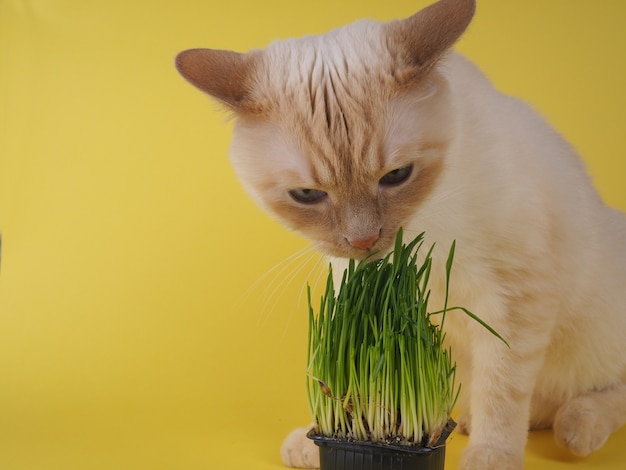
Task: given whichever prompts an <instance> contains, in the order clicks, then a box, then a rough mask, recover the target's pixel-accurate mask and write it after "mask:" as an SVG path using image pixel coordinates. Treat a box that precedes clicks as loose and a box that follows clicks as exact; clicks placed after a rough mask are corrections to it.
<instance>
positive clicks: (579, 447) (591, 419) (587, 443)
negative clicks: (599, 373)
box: [553, 397, 611, 457]
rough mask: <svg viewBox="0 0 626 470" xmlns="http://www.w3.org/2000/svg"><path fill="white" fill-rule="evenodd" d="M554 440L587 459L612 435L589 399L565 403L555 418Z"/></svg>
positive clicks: (582, 398) (580, 398)
mask: <svg viewBox="0 0 626 470" xmlns="http://www.w3.org/2000/svg"><path fill="white" fill-rule="evenodd" d="M553 429H554V440H555V441H556V442H557V444H559V445H560V446H562V447H565V448H566V449H568V450H569V451H570V452H571V453H572V454H574V455H576V456H579V457H585V456H587V455H589V454H590V453H592V452H593V451H595V450H598V449H599V448H600V447H602V446H603V445H604V443H605V442H606V441H607V439H608V438H609V435H610V434H611V428H610V425H609V424H608V423H606V420H604V419H602V417H601V416H599V415H598V413H597V412H596V410H595V406H594V401H593V400H592V399H590V398H588V397H579V398H574V399H573V400H570V401H568V402H567V403H565V404H564V405H563V406H562V407H561V409H560V410H559V411H558V412H557V414H556V417H555V418H554V425H553Z"/></svg>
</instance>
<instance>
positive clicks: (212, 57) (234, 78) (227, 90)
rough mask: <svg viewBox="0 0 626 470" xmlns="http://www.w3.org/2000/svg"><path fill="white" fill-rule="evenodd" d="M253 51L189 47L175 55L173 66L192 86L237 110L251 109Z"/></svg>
mask: <svg viewBox="0 0 626 470" xmlns="http://www.w3.org/2000/svg"><path fill="white" fill-rule="evenodd" d="M258 58H259V55H258V51H257V52H249V53H247V54H241V53H238V52H233V51H222V50H215V49H189V50H186V51H183V52H181V53H180V54H178V55H177V56H176V69H177V70H178V72H179V73H180V74H181V75H182V76H183V77H184V78H185V79H186V80H187V81H188V82H189V83H191V84H192V85H193V86H195V87H196V88H198V89H200V90H201V91H203V92H205V93H208V94H209V95H211V96H212V97H213V98H215V99H217V100H218V101H220V102H221V103H223V104H225V105H226V106H228V107H229V108H230V109H231V110H233V111H235V112H238V113H251V112H254V111H255V108H256V106H255V104H254V100H253V99H252V98H251V92H252V83H253V80H254V72H255V68H256V64H257V61H258Z"/></svg>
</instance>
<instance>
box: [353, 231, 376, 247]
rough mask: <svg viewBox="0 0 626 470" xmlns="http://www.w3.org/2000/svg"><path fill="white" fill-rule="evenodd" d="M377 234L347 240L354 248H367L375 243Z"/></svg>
mask: <svg viewBox="0 0 626 470" xmlns="http://www.w3.org/2000/svg"><path fill="white" fill-rule="evenodd" d="M378 238H379V237H378V234H376V235H372V236H371V237H367V238H360V239H357V240H348V243H350V245H352V246H354V247H356V248H361V249H363V250H369V249H370V248H371V247H372V246H374V243H376V241H377V240H378Z"/></svg>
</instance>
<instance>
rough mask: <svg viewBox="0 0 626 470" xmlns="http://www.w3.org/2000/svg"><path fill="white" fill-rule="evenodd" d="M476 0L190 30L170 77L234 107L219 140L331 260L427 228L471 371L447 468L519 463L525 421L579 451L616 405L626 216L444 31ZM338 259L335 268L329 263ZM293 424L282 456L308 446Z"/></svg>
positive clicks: (608, 427) (435, 294)
mask: <svg viewBox="0 0 626 470" xmlns="http://www.w3.org/2000/svg"><path fill="white" fill-rule="evenodd" d="M474 10H475V2H474V1H471V0H440V1H439V2H436V3H434V4H432V5H430V6H428V7H426V8H424V9H422V10H421V11H419V12H417V13H416V14H415V15H413V16H411V17H409V18H406V19H403V20H396V21H392V22H389V23H377V22H373V21H359V22H356V23H354V24H352V25H348V26H345V27H343V28H339V29H337V30H334V31H331V32H329V33H327V34H324V35H320V36H311V37H304V38H301V39H293V40H286V41H277V42H275V43H272V44H270V45H269V46H268V47H267V48H265V49H263V50H254V51H250V52H248V53H245V54H244V53H237V52H231V51H219V50H210V49H191V50H187V51H183V52H181V53H180V54H179V55H178V56H177V58H176V66H177V68H178V70H179V72H180V73H181V74H182V76H183V77H184V78H185V79H187V80H188V81H189V82H191V84H193V85H194V86H196V87H198V88H199V89H200V90H202V91H204V92H205V93H208V94H209V95H211V96H212V97H214V98H215V99H217V100H218V101H219V102H221V103H222V104H224V105H225V106H226V108H228V109H229V110H231V111H232V112H233V113H234V116H235V118H236V122H235V125H234V129H233V139H232V146H231V150H230V155H231V160H232V164H233V166H234V168H235V170H236V172H237V174H238V177H239V178H240V180H241V182H242V184H243V185H244V186H245V188H247V190H248V191H249V192H250V194H251V196H252V197H253V198H254V200H255V201H257V202H258V203H259V204H260V205H261V206H262V207H264V208H265V209H266V210H267V212H269V213H270V214H272V215H273V216H275V217H277V218H278V219H279V220H280V221H282V222H283V223H284V224H285V225H286V226H287V227H288V228H290V229H292V230H295V231H297V232H299V233H301V234H302V235H304V236H305V237H307V238H309V239H311V240H312V242H313V244H314V246H315V247H316V248H318V249H319V250H320V251H321V252H323V253H325V254H327V255H328V256H329V257H331V258H332V260H333V263H335V264H337V265H338V266H339V267H341V266H342V262H343V261H342V260H345V259H346V258H356V259H361V258H364V257H365V256H367V255H369V254H370V253H372V252H374V251H379V252H381V253H385V252H388V251H389V250H390V248H391V245H392V242H393V239H394V236H395V234H396V232H397V231H398V229H399V228H400V227H403V228H404V233H405V236H406V237H407V238H409V237H411V238H412V237H413V236H415V235H416V234H417V233H420V232H422V231H424V232H425V233H426V241H427V244H428V245H430V243H432V242H436V245H435V251H434V254H433V256H434V257H435V264H434V266H433V273H432V274H431V282H433V281H435V280H437V279H439V280H440V281H438V282H435V283H434V284H433V286H432V292H431V304H433V308H435V307H436V305H434V304H437V303H439V304H441V303H442V302H443V299H442V292H443V289H444V287H445V286H444V285H443V279H444V278H445V276H444V274H443V273H444V269H445V266H444V265H445V260H446V255H447V250H448V249H449V247H450V245H451V243H452V242H453V240H456V246H457V250H456V257H455V267H454V269H453V273H452V277H453V278H452V283H451V292H450V305H452V304H454V305H463V306H464V307H467V308H469V309H470V310H472V311H473V312H474V313H476V314H478V315H479V316H481V317H482V319H483V320H485V321H486V322H487V323H488V324H490V325H491V326H492V327H493V328H494V329H495V330H496V331H498V332H499V333H500V334H501V335H502V336H503V337H504V338H505V339H506V340H507V342H508V344H509V345H510V348H507V347H506V346H505V345H504V344H503V343H502V342H501V341H499V340H498V339H496V338H494V337H493V336H491V335H490V334H489V333H488V332H487V331H486V330H484V329H481V327H479V326H478V325H477V324H475V323H473V322H471V321H470V320H469V319H468V318H466V317H465V316H464V315H456V316H454V315H449V316H448V319H447V320H446V331H447V335H448V336H447V337H448V340H449V341H450V344H451V345H452V350H453V353H454V355H455V359H456V360H457V364H458V371H459V374H460V376H461V379H462V382H463V384H464V386H463V389H462V399H463V401H462V403H461V408H462V409H464V410H465V412H464V414H463V415H462V416H460V418H459V428H460V430H461V431H463V432H467V433H469V435H470V437H469V441H468V442H469V443H468V445H467V447H466V448H465V449H464V450H463V453H462V455H461V461H460V468H461V469H463V470H519V469H522V468H523V466H524V448H525V445H526V441H527V435H528V430H529V429H543V428H549V427H551V428H553V432H554V436H555V440H556V441H557V443H558V444H560V445H562V446H564V447H566V448H567V449H569V451H571V453H573V454H575V455H579V456H585V455H588V454H589V453H591V452H593V451H595V450H597V449H599V448H600V447H601V446H602V445H603V444H604V442H605V441H606V440H607V439H608V438H609V436H610V434H611V433H612V432H614V431H615V430H617V429H618V428H619V427H620V426H622V425H623V424H624V422H626V354H625V350H624V337H626V309H625V307H624V305H626V217H625V216H624V214H622V213H621V212H618V211H617V210H614V209H611V208H609V207H608V206H606V205H605V204H604V203H603V202H602V201H601V199H600V197H599V196H598V194H597V192H596V191H595V189H594V188H593V186H592V184H591V182H590V179H589V177H588V176H587V173H586V170H585V168H584V165H583V164H582V162H581V160H580V159H579V158H578V157H577V155H576V154H575V152H574V151H573V150H572V148H571V147H570V145H568V143H566V142H565V141H564V140H563V138H562V137H561V136H560V135H559V134H558V133H557V132H556V131H554V130H553V129H552V128H551V127H550V126H549V125H548V124H546V123H545V122H544V121H543V120H542V118H540V117H539V116H538V115H537V114H536V113H535V112H534V111H533V110H532V109H531V108H530V107H529V106H528V105H526V104H524V103H523V102H521V101H519V100H517V99H514V98H511V97H509V96H506V95H504V94H501V93H500V92H498V91H496V90H495V89H494V88H493V87H492V85H491V84H490V82H489V81H488V79H487V78H486V77H485V76H484V75H483V74H482V73H481V72H480V71H479V70H478V69H477V68H476V67H475V66H474V65H473V64H472V63H470V62H469V61H468V60H467V59H465V58H464V57H462V56H461V55H459V54H458V53H456V52H454V51H453V50H452V46H453V44H454V43H455V42H456V41H457V40H458V38H459V37H460V36H461V35H462V33H463V32H464V31H465V29H466V28H467V26H468V25H469V23H470V21H471V19H472V17H473V15H474ZM337 270H338V269H337V268H336V269H335V271H337ZM305 432H306V428H302V429H298V430H295V431H294V432H293V433H292V434H291V435H290V436H288V438H287V439H286V441H285V443H284V444H283V447H282V455H283V459H284V462H285V464H286V465H289V466H300V467H316V466H317V465H319V460H318V459H319V457H318V454H317V452H316V450H315V447H314V446H313V444H312V443H311V442H310V441H308V440H307V439H306V438H305V437H304V433H305Z"/></svg>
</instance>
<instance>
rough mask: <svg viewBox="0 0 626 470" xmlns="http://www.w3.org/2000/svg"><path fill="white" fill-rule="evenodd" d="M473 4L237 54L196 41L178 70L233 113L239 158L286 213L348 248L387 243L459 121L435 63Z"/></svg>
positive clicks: (244, 173)
mask: <svg viewBox="0 0 626 470" xmlns="http://www.w3.org/2000/svg"><path fill="white" fill-rule="evenodd" d="M473 13H474V2H473V1H470V0H441V1H440V2H438V3H436V4H434V5H431V6H429V7H427V8H425V9H423V10H421V11H420V12H418V13H416V14H415V15H413V16H412V17H410V18H407V19H405V20H400V21H394V22H391V23H387V24H380V23H375V22H369V21H361V22H357V23H355V24H352V25H349V26H346V27H344V28H341V29H338V30H335V31H331V32H330V33H328V34H325V35H322V36H312V37H304V38H301V39H294V40H288V41H280V42H276V43H273V44H270V45H269V46H268V47H267V48H266V49H264V50H261V51H258V50H255V51H251V52H249V53H247V54H240V53H236V52H231V51H218V50H211V49H192V50H188V51H184V52H182V53H181V54H179V55H178V57H177V59H176V65H177V68H178V70H179V71H180V73H181V74H182V75H183V76H184V77H185V78H186V79H187V80H188V81H190V82H191V83H192V84H193V85H195V86H196V87H198V88H200V89H201V90H203V91H204V92H206V93H208V94H210V95H211V96H213V97H214V98H216V99H217V100H219V101H220V102H222V103H223V104H225V105H226V106H227V107H228V108H230V109H231V110H232V111H233V112H234V114H235V117H236V122H235V126H234V131H233V141H232V146H231V152H230V153H231V160H232V163H233V166H234V168H235V170H236V172H237V174H238V176H239V178H240V180H241V181H242V183H243V185H244V186H245V187H246V189H247V190H248V191H249V192H250V193H251V194H252V196H253V197H254V199H255V200H256V201H257V202H258V203H259V204H261V206H263V207H264V208H265V209H266V210H267V211H269V212H270V213H271V214H273V215H274V216H276V217H277V218H278V219H279V220H281V221H282V222H283V223H284V224H285V225H287V226H288V227H290V228H291V229H294V230H296V231H298V232H300V233H301V234H303V235H304V236H306V237H308V238H310V239H312V240H313V241H314V242H315V244H316V245H317V247H318V248H319V249H320V250H321V251H323V252H326V253H328V254H331V255H334V256H340V257H353V258H363V257H364V256H366V255H368V254H369V253H370V252H372V251H374V250H381V251H385V250H386V249H388V248H389V247H390V246H391V244H392V242H393V240H394V237H395V234H396V232H397V230H398V228H399V227H401V226H402V225H403V223H404V222H406V220H407V219H408V218H409V217H410V216H411V215H412V214H413V213H415V211H416V210H417V208H418V206H419V205H420V204H421V203H422V202H423V201H425V200H426V198H428V196H429V193H430V192H431V191H432V190H433V188H434V187H435V185H436V184H437V180H438V178H439V177H440V175H441V173H442V171H443V169H444V167H445V155H446V151H447V148H448V146H449V144H450V135H451V132H452V129H451V126H452V121H453V120H452V119H451V115H450V112H451V103H450V96H449V90H448V87H447V82H446V80H445V79H444V78H443V76H442V74H441V73H440V72H439V70H438V67H437V64H438V62H439V59H440V58H441V57H442V56H443V55H444V54H445V53H446V51H447V50H448V49H449V48H450V47H451V46H452V44H453V43H454V42H455V41H456V40H457V39H458V37H459V36H460V35H461V34H462V32H463V31H464V30H465V28H466V27H467V25H468V24H469V22H470V20H471V18H472V16H473Z"/></svg>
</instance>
